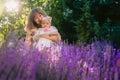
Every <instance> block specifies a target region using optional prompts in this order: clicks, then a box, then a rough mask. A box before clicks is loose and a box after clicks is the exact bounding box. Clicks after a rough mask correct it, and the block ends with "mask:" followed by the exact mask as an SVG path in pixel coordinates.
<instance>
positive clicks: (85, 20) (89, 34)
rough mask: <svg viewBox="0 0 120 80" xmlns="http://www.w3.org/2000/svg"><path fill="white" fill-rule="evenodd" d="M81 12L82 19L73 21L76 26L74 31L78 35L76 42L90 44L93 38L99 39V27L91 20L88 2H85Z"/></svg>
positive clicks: (87, 0)
mask: <svg viewBox="0 0 120 80" xmlns="http://www.w3.org/2000/svg"><path fill="white" fill-rule="evenodd" d="M82 10H83V13H82V17H81V18H80V19H78V20H77V21H74V23H75V24H76V26H75V29H76V32H77V34H78V40H80V41H84V42H91V41H92V39H93V38H94V37H95V36H96V37H99V27H100V26H99V23H98V22H96V21H95V20H94V19H93V17H92V15H91V13H90V11H91V5H90V1H89V0H86V2H85V4H84V6H83V8H82Z"/></svg>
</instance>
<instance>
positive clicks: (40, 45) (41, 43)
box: [33, 26, 58, 50]
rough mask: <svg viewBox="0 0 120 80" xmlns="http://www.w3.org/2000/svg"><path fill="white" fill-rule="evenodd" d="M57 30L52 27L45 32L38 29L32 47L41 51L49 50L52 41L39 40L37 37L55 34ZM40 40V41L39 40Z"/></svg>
mask: <svg viewBox="0 0 120 80" xmlns="http://www.w3.org/2000/svg"><path fill="white" fill-rule="evenodd" d="M57 33H58V30H57V29H56V28H55V27H54V26H51V27H50V28H48V29H47V30H44V29H43V28H39V29H38V30H37V31H36V33H35V35H34V36H33V41H34V43H33V45H34V46H35V47H36V48H38V50H42V49H43V48H49V47H51V44H52V43H53V41H52V40H49V39H47V38H40V37H39V36H40V35H41V34H57ZM39 38H40V39H39Z"/></svg>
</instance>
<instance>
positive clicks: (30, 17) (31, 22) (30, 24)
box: [25, 8, 47, 32]
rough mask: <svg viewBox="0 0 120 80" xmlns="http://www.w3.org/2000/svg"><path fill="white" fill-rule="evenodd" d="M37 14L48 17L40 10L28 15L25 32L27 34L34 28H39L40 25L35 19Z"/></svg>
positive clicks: (37, 9) (34, 10)
mask: <svg viewBox="0 0 120 80" xmlns="http://www.w3.org/2000/svg"><path fill="white" fill-rule="evenodd" d="M36 13H38V14H41V15H43V16H44V17H45V16H47V15H46V13H45V12H44V11H43V10H41V9H40V8H34V9H32V11H31V12H30V14H29V15H28V17H27V19H26V21H25V25H26V26H25V30H26V32H27V31H29V30H30V29H32V28H39V25H38V24H37V23H36V22H35V20H34V18H35V16H36Z"/></svg>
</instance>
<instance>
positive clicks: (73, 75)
mask: <svg viewBox="0 0 120 80" xmlns="http://www.w3.org/2000/svg"><path fill="white" fill-rule="evenodd" d="M50 52H53V53H52V54H50ZM0 80H120V50H119V49H116V48H114V47H112V45H111V44H109V43H108V42H107V41H95V42H93V43H92V44H82V43H80V45H79V46H76V45H73V44H67V43H65V42H62V43H59V44H55V45H54V46H52V47H51V49H46V51H42V52H39V51H37V50H36V49H35V48H34V47H29V48H28V47H26V46H25V44H24V41H23V40H18V39H17V37H15V35H13V34H12V35H10V36H8V38H7V39H6V41H5V42H4V43H3V45H2V46H1V48H0Z"/></svg>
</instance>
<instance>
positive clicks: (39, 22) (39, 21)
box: [34, 13, 43, 25]
mask: <svg viewBox="0 0 120 80" xmlns="http://www.w3.org/2000/svg"><path fill="white" fill-rule="evenodd" d="M42 18H43V15H42V14H39V13H36V14H35V18H34V20H35V22H36V23H37V24H38V25H40V24H41V20H42Z"/></svg>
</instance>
